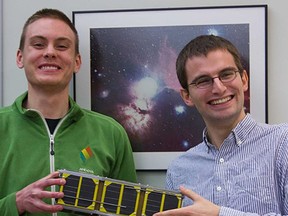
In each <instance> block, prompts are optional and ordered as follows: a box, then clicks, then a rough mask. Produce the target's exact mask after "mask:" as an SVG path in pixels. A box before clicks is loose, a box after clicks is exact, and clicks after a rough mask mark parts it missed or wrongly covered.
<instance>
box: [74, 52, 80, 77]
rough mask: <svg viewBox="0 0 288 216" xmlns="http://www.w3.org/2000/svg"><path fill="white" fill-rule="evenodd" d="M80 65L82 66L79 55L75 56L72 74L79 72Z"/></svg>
mask: <svg viewBox="0 0 288 216" xmlns="http://www.w3.org/2000/svg"><path fill="white" fill-rule="evenodd" d="M81 65H82V58H81V55H80V54H77V56H76V59H75V66H74V73H78V71H79V70H80V67H81Z"/></svg>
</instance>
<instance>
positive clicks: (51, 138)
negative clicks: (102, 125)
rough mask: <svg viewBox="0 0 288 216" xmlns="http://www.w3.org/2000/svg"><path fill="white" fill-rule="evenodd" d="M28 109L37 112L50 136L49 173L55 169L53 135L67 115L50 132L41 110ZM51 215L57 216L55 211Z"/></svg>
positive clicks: (53, 190) (53, 187) (52, 188)
mask: <svg viewBox="0 0 288 216" xmlns="http://www.w3.org/2000/svg"><path fill="white" fill-rule="evenodd" d="M28 110H31V111H34V112H37V113H38V114H39V116H40V117H41V119H42V120H43V122H44V125H45V127H46V130H47V133H48V136H49V138H50V147H49V158H50V173H52V172H54V171H55V160H54V155H55V150H54V147H55V139H54V138H55V135H56V133H57V131H58V129H59V127H60V125H61V124H62V122H63V121H64V120H65V119H66V117H67V115H66V116H64V117H63V118H62V119H61V120H60V121H59V123H58V124H57V126H56V128H55V130H54V132H53V134H51V132H50V129H49V127H48V124H47V122H46V120H45V118H44V116H43V115H42V113H41V112H39V111H38V110H35V109H28ZM55 191H56V187H55V185H52V186H51V192H55ZM51 200H52V205H54V204H55V199H54V198H52V199H51ZM52 215H53V216H57V213H52Z"/></svg>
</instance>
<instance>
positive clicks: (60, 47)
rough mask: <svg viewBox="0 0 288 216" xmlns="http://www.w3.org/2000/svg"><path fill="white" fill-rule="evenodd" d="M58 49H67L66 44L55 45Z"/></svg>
mask: <svg viewBox="0 0 288 216" xmlns="http://www.w3.org/2000/svg"><path fill="white" fill-rule="evenodd" d="M57 47H58V48H59V49H67V47H68V46H66V45H64V44H60V45H58V46H57Z"/></svg>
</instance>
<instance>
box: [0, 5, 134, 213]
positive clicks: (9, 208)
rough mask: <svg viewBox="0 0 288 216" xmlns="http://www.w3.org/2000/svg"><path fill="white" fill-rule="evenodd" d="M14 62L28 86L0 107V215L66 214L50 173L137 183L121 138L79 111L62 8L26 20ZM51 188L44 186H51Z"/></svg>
mask: <svg viewBox="0 0 288 216" xmlns="http://www.w3.org/2000/svg"><path fill="white" fill-rule="evenodd" d="M16 61H17V65H18V67H19V68H20V69H22V68H23V69H24V71H25V75H26V78H27V81H28V91H27V92H25V93H24V94H22V95H21V96H19V97H18V98H17V99H16V100H15V102H14V103H13V104H12V105H11V106H9V107H5V108H2V109H1V110H0V134H1V140H0V147H1V151H0V158H1V166H0V175H1V178H0V215H1V216H11V215H13V216H14V215H45V213H47V215H51V213H53V214H54V215H56V214H57V213H56V212H58V215H69V214H68V213H64V212H59V211H61V210H62V209H63V207H62V206H61V205H54V204H53V203H51V199H54V198H61V197H63V193H60V192H57V191H55V187H56V186H59V185H63V184H65V180H64V179H61V178H57V177H58V172H57V170H59V169H67V170H72V171H76V172H86V173H90V174H94V175H100V176H104V177H110V178H114V179H120V180H125V181H130V182H136V172H135V167H134V161H133V156H132V150H131V146H130V142H129V139H128V136H127V134H126V132H125V130H124V129H123V127H122V126H121V125H119V124H118V123H117V122H116V121H115V120H113V119H112V118H110V117H107V116H104V115H101V114H99V113H96V112H92V111H89V110H85V109H82V108H80V107H79V106H78V105H77V104H76V103H75V101H73V100H72V98H71V97H69V83H70V80H71V79H72V76H73V73H77V72H78V71H79V69H80V66H81V56H80V54H79V39H78V34H77V31H76V29H75V27H74V26H73V24H72V23H71V21H70V20H69V18H68V17H67V16H66V15H65V14H63V13H62V12H60V11H58V10H55V9H42V10H40V11H37V12H36V13H35V14H33V15H32V16H31V17H30V18H29V19H28V20H27V21H26V23H25V25H24V28H23V32H22V36H21V40H20V46H19V50H18V51H17V58H16ZM50 188H51V189H50Z"/></svg>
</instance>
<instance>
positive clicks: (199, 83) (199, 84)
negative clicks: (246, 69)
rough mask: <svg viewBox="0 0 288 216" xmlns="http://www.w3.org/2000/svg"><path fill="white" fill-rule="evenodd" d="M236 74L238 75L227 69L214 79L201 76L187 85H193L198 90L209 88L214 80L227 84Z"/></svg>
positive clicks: (235, 71)
mask: <svg viewBox="0 0 288 216" xmlns="http://www.w3.org/2000/svg"><path fill="white" fill-rule="evenodd" d="M237 72H239V73H240V71H239V70H235V69H227V70H224V71H221V72H220V73H219V75H218V76H215V77H210V76H201V77H199V78H197V79H196V80H194V81H192V82H191V83H190V84H189V85H195V86H196V88H199V89H205V88H209V87H211V86H212V85H213V82H214V79H216V78H218V79H219V80H220V81H221V82H222V83H229V82H232V81H233V80H234V79H235V78H236V76H237V74H236V73H237Z"/></svg>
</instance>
